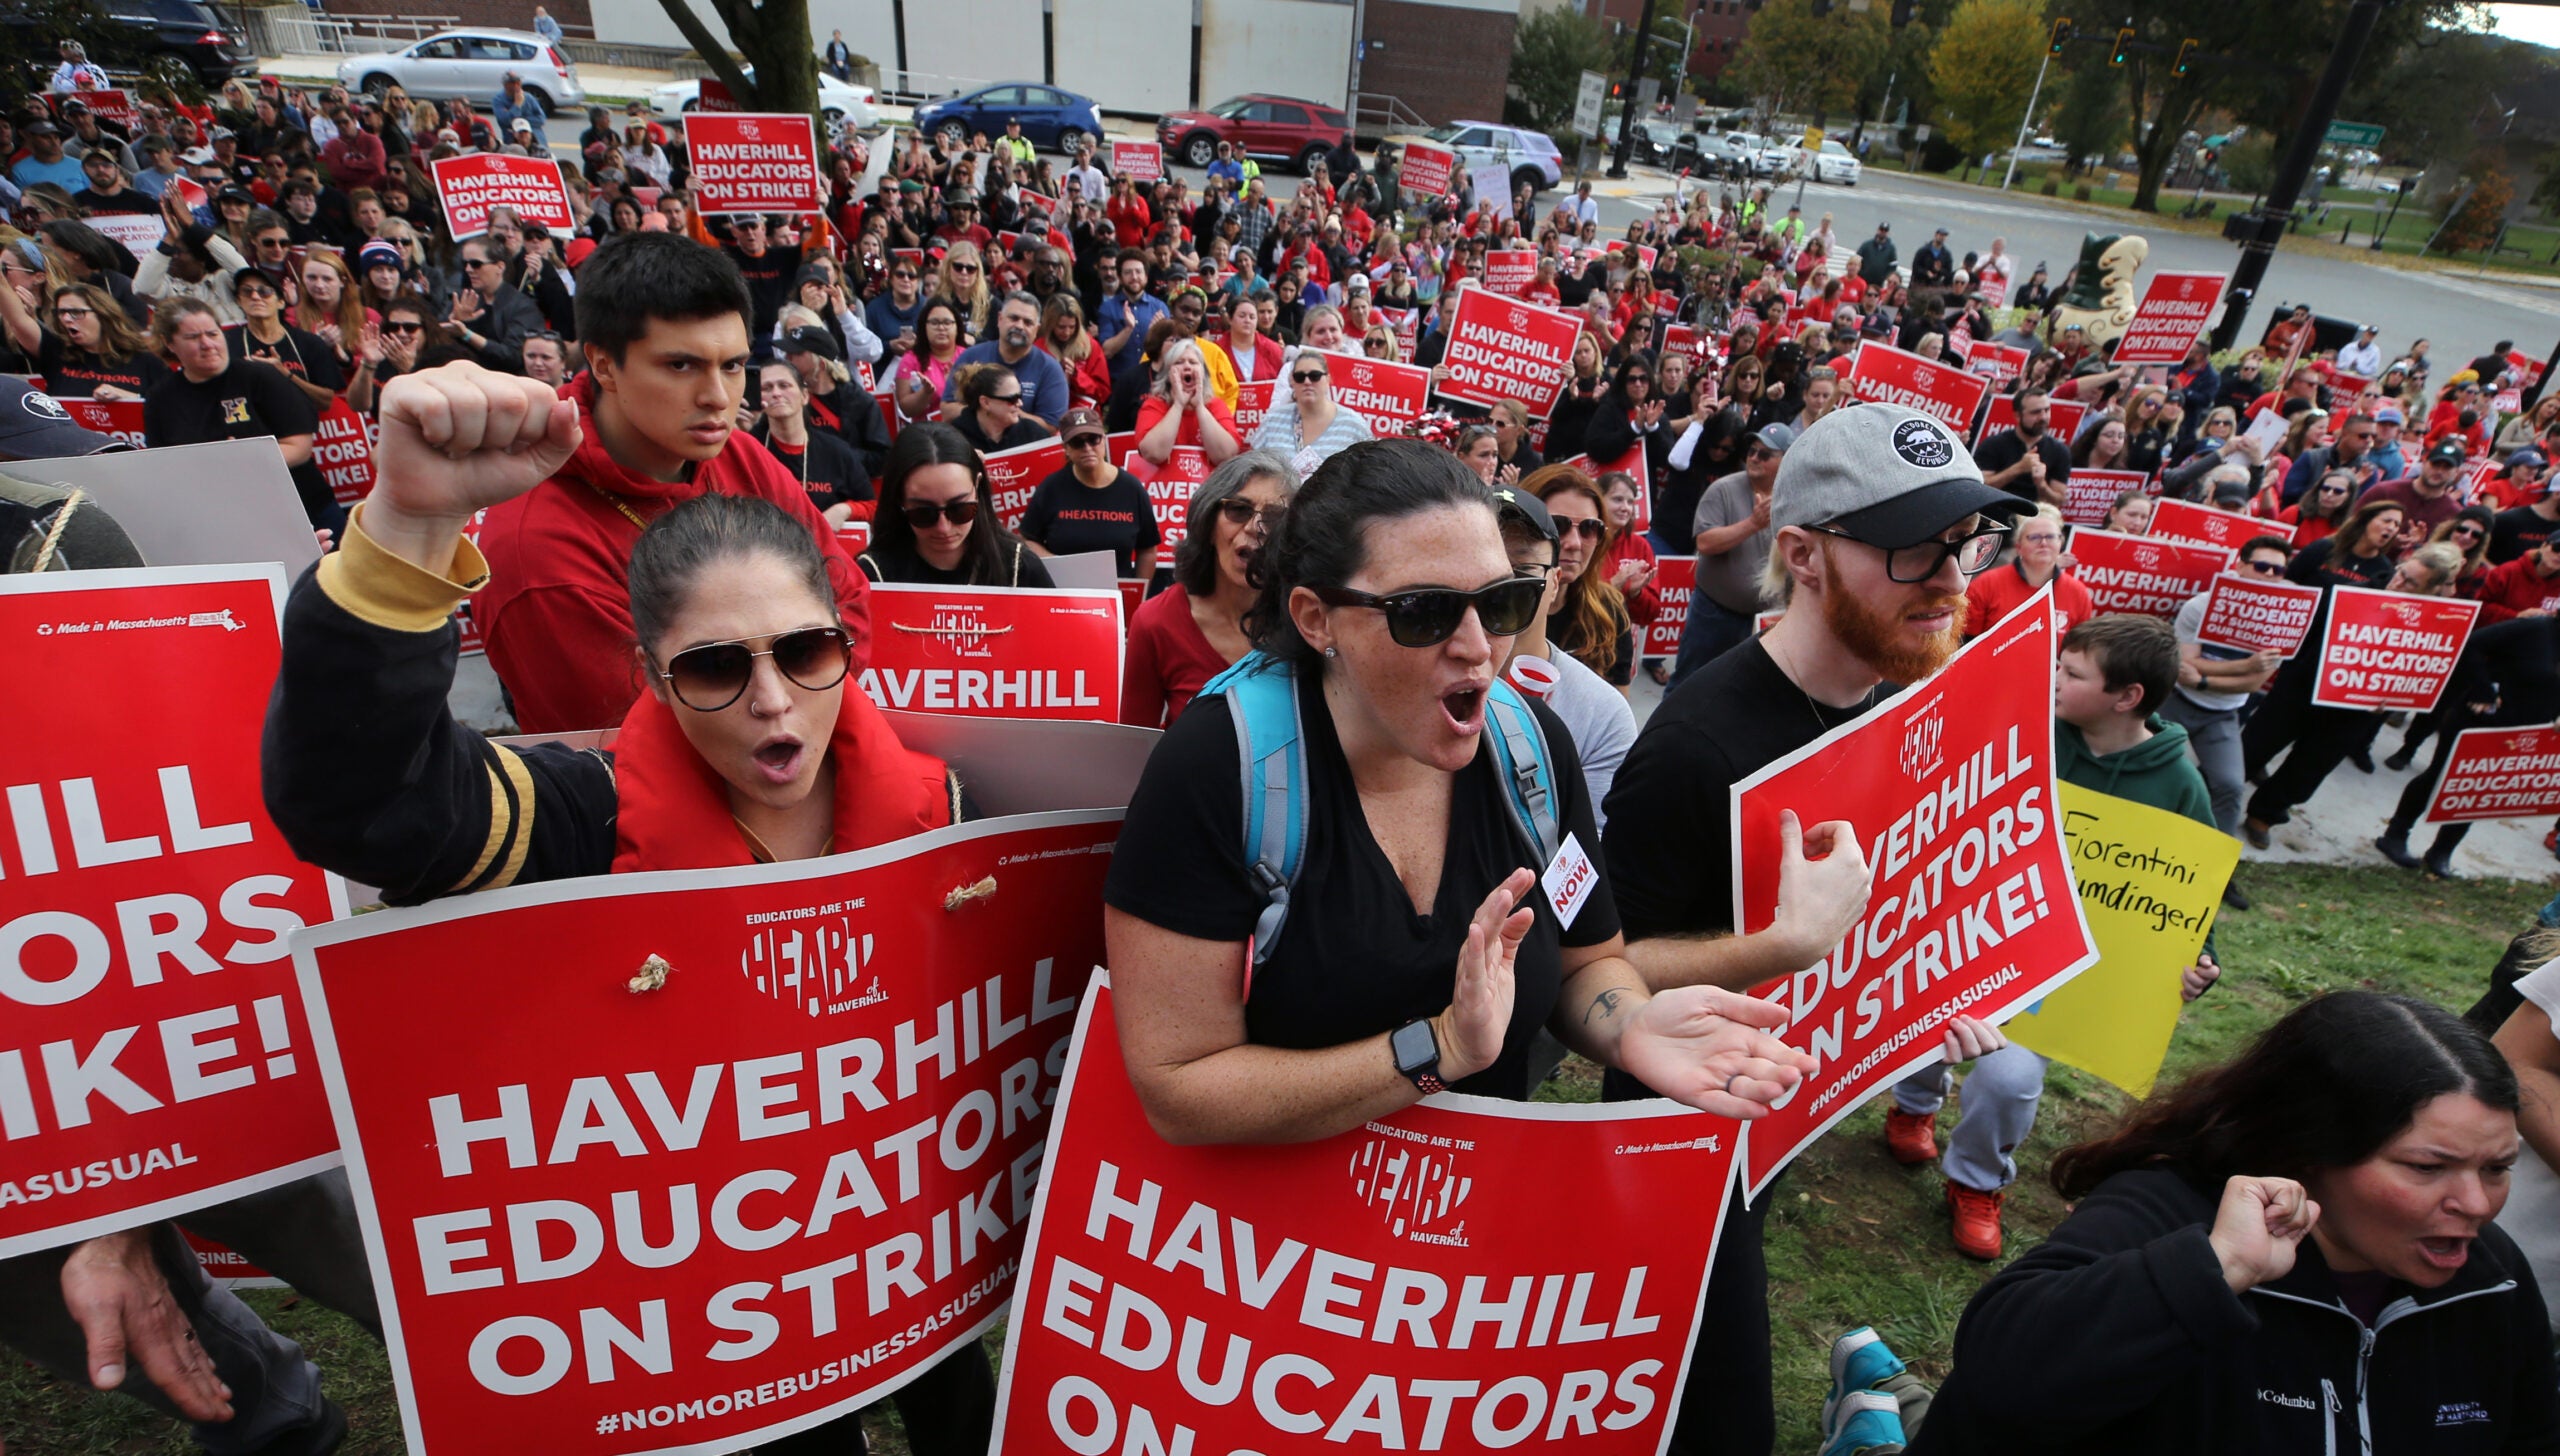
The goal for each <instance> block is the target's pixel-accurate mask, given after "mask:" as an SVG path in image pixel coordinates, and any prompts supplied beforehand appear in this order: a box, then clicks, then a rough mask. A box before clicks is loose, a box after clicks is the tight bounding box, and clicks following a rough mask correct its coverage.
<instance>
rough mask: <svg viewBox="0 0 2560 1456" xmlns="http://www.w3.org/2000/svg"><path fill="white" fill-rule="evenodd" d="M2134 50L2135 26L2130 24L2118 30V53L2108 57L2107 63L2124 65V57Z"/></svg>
mask: <svg viewBox="0 0 2560 1456" xmlns="http://www.w3.org/2000/svg"><path fill="white" fill-rule="evenodd" d="M2132 50H2133V27H2132V26H2130V25H2128V26H2125V27H2124V28H2123V29H2121V30H2118V31H2117V32H2116V53H2115V54H2114V55H2112V56H2110V57H2108V58H2107V64H2108V65H2110V66H2121V65H2123V64H2124V58H2125V57H2126V56H2127V55H2128V54H2130V53H2131V52H2132Z"/></svg>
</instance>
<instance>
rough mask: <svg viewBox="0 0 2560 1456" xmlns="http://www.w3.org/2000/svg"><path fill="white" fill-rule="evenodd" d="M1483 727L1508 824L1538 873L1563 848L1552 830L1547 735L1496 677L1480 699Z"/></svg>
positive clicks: (1517, 694)
mask: <svg viewBox="0 0 2560 1456" xmlns="http://www.w3.org/2000/svg"><path fill="white" fill-rule="evenodd" d="M1485 722H1486V726H1488V727H1490V728H1492V729H1493V731H1492V732H1491V733H1489V734H1487V735H1485V736H1486V738H1487V739H1488V740H1489V741H1490V742H1491V743H1492V745H1493V753H1494V768H1495V769H1496V771H1497V772H1496V777H1498V778H1500V779H1501V780H1502V802H1503V804H1504V806H1505V807H1507V808H1509V809H1510V810H1511V820H1512V823H1514V824H1515V825H1517V826H1519V829H1520V833H1521V835H1522V837H1524V838H1526V839H1527V840H1528V841H1529V845H1530V848H1532V849H1534V850H1535V851H1536V852H1537V856H1538V859H1537V866H1536V867H1540V868H1542V867H1544V866H1545V865H1546V864H1547V862H1548V861H1550V860H1552V859H1554V858H1555V857H1556V853H1557V851H1559V850H1561V849H1563V848H1564V834H1563V832H1562V831H1561V830H1560V829H1559V828H1558V827H1557V825H1556V796H1555V776H1554V774H1553V773H1552V772H1551V771H1550V769H1549V767H1548V764H1547V735H1546V733H1545V732H1544V731H1543V730H1541V729H1540V728H1539V726H1538V715H1537V714H1536V713H1534V712H1532V711H1531V710H1530V708H1529V701H1528V699H1526V698H1524V697H1522V696H1520V692H1519V690H1518V689H1516V688H1514V687H1512V686H1511V684H1509V683H1508V682H1505V681H1503V680H1502V679H1501V678H1495V679H1494V680H1493V686H1492V687H1491V688H1490V689H1489V690H1487V692H1486V694H1485Z"/></svg>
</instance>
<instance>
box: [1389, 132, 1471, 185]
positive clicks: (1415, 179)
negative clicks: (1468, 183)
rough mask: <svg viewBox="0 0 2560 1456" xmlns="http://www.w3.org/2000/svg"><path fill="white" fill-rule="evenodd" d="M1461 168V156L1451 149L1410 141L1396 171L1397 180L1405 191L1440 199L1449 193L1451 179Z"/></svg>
mask: <svg viewBox="0 0 2560 1456" xmlns="http://www.w3.org/2000/svg"><path fill="white" fill-rule="evenodd" d="M1457 169H1458V154H1457V153H1456V152H1453V151H1451V150H1449V149H1448V148H1447V147H1441V146H1434V145H1432V144H1431V143H1429V142H1407V143H1405V148H1404V159H1403V161H1402V163H1401V164H1400V165H1399V166H1398V168H1397V170H1396V180H1397V181H1398V182H1399V183H1400V184H1402V186H1403V187H1404V190H1405V191H1407V192H1411V193H1414V194H1416V195H1417V196H1421V197H1426V198H1431V197H1439V196H1442V195H1444V194H1446V193H1447V192H1448V191H1449V179H1450V178H1451V177H1452V176H1454V175H1455V174H1456V172H1457Z"/></svg>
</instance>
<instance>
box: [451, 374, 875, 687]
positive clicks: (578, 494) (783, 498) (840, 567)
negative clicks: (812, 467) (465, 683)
mask: <svg viewBox="0 0 2560 1456" xmlns="http://www.w3.org/2000/svg"><path fill="white" fill-rule="evenodd" d="M560 393H561V396H562V397H563V398H566V399H572V400H575V401H577V405H578V423H579V426H580V428H582V429H584V430H585V431H586V438H585V439H584V440H583V441H581V442H580V443H579V445H578V451H577V453H576V454H574V455H572V456H570V457H569V463H568V464H566V465H564V466H562V467H561V468H560V473H559V474H557V475H555V476H553V477H551V478H550V479H549V480H546V481H544V482H543V483H542V484H540V485H538V486H535V487H534V488H533V489H532V490H531V491H528V492H527V493H525V494H524V495H521V496H518V497H517V498H515V499H514V500H511V501H508V502H506V503H505V504H504V505H498V506H492V507H490V509H489V514H488V519H487V520H486V521H485V522H483V523H482V525H481V528H480V551H481V554H482V555H484V556H486V557H487V558H488V559H489V576H490V580H489V585H487V586H486V587H483V588H482V589H481V590H480V592H479V594H478V595H477V596H474V597H473V598H472V600H471V616H472V620H473V621H474V622H475V623H476V624H477V625H478V626H479V628H480V635H481V637H482V639H483V640H485V641H486V642H487V643H488V646H489V665H490V666H492V667H494V668H496V669H497V671H498V680H499V681H500V682H502V683H504V684H506V688H507V693H508V696H509V697H510V698H512V699H513V700H514V703H515V710H516V724H517V726H518V727H519V728H521V729H522V730H523V731H524V732H527V733H568V732H575V731H577V730H579V729H585V728H610V727H613V726H615V725H616V724H619V723H620V722H622V720H623V718H624V717H625V715H627V714H628V713H629V712H630V711H631V702H632V699H634V698H636V697H638V696H639V694H640V690H641V686H642V684H641V680H640V672H639V666H638V664H637V663H635V662H634V661H633V660H632V655H631V644H632V640H633V634H632V626H631V597H630V591H629V588H628V586H627V585H626V572H627V571H628V569H629V563H630V561H631V547H632V544H633V543H634V542H636V541H638V540H639V539H640V526H639V525H637V524H635V523H634V522H633V521H632V519H631V516H637V517H639V518H640V520H641V521H649V520H654V519H656V518H657V517H659V516H661V515H664V514H665V513H666V512H667V510H668V509H670V508H671V507H673V506H674V505H675V504H677V503H678V502H681V501H687V500H691V499H692V498H693V497H695V496H697V495H700V494H702V493H704V492H705V491H710V490H719V491H726V492H727V493H729V494H731V495H750V496H761V497H763V498H764V499H766V500H769V501H772V502H773V503H774V504H775V505H778V506H780V507H782V508H783V509H784V510H786V511H789V512H790V513H791V514H792V515H794V516H796V517H798V518H800V519H801V520H802V521H804V522H806V523H807V525H808V527H809V534H810V535H811V536H812V537H814V538H816V540H817V542H818V549H819V550H820V551H821V552H823V553H825V555H826V559H827V578H828V580H830V581H832V582H834V583H835V589H836V605H837V608H838V610H839V611H840V612H841V613H842V614H843V617H844V625H845V629H846V631H848V632H850V633H851V634H852V636H853V665H854V669H855V671H857V672H858V671H860V670H861V669H862V667H863V666H864V665H865V664H866V663H868V662H869V661H870V659H871V598H870V594H869V588H867V587H866V586H865V585H864V584H863V580H862V573H861V572H859V571H857V570H855V569H854V565H853V562H852V560H851V558H849V557H847V556H846V555H845V554H844V548H843V547H841V546H839V545H837V544H836V533H835V530H834V528H833V527H831V526H829V525H828V524H827V523H826V521H825V520H824V519H823V518H821V517H820V516H819V515H818V513H817V511H816V509H815V508H814V507H812V506H811V505H810V504H809V496H808V493H807V492H806V491H804V490H802V489H801V488H800V482H799V481H797V480H795V479H793V478H792V476H791V474H790V473H789V472H788V471H785V470H784V469H783V468H782V466H781V465H780V463H778V462H777V461H775V459H774V458H773V456H771V455H770V454H767V453H766V451H765V448H764V447H763V446H762V445H759V444H757V443H756V441H755V437H754V436H752V435H747V434H742V433H739V432H736V431H732V432H731V433H730V435H729V445H728V448H727V449H724V450H722V451H721V452H720V453H719V454H718V455H717V456H715V457H713V458H712V459H711V460H710V461H708V462H707V463H705V464H702V465H700V466H697V467H695V469H694V472H693V479H692V480H690V481H678V482H667V481H659V480H651V479H649V478H648V477H646V476H643V475H637V474H634V473H633V472H631V471H629V470H625V469H624V468H623V467H622V466H620V465H618V464H616V463H615V462H614V459H613V457H612V456H610V455H607V454H606V453H605V450H604V445H603V443H602V440H601V438H600V437H599V436H598V434H597V432H596V416H595V379H594V376H592V375H587V374H581V375H579V376H578V377H577V378H575V379H573V380H571V381H569V382H568V383H567V384H565V385H563V386H561V390H560ZM608 492H609V493H610V494H608ZM625 511H628V512H630V515H625V514H624V512H625Z"/></svg>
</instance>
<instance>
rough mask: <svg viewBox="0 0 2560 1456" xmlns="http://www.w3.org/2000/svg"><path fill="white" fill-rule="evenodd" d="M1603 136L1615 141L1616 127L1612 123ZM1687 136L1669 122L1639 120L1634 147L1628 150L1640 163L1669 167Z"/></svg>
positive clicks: (1636, 126)
mask: <svg viewBox="0 0 2560 1456" xmlns="http://www.w3.org/2000/svg"><path fill="white" fill-rule="evenodd" d="M1603 134H1604V135H1606V136H1607V137H1609V138H1611V139H1612V140H1613V141H1614V140H1615V139H1616V137H1617V135H1618V131H1617V127H1616V125H1615V124H1614V123H1612V124H1611V125H1610V126H1609V127H1608V128H1607V129H1606V131H1605V132H1604V133H1603ZM1685 135H1687V133H1685V132H1683V131H1681V130H1680V128H1679V127H1677V126H1675V125H1673V124H1672V123H1670V122H1667V121H1647V120H1639V121H1638V122H1637V123H1636V125H1635V136H1634V137H1633V139H1632V140H1633V143H1634V145H1632V146H1631V147H1629V148H1628V150H1629V151H1631V152H1632V153H1634V155H1635V158H1636V160H1638V161H1640V162H1651V163H1653V164H1654V165H1655V166H1657V167H1663V166H1669V165H1671V156H1672V153H1673V152H1674V151H1676V150H1677V149H1678V148H1679V145H1680V139H1681V138H1682V137H1683V136H1685Z"/></svg>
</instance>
